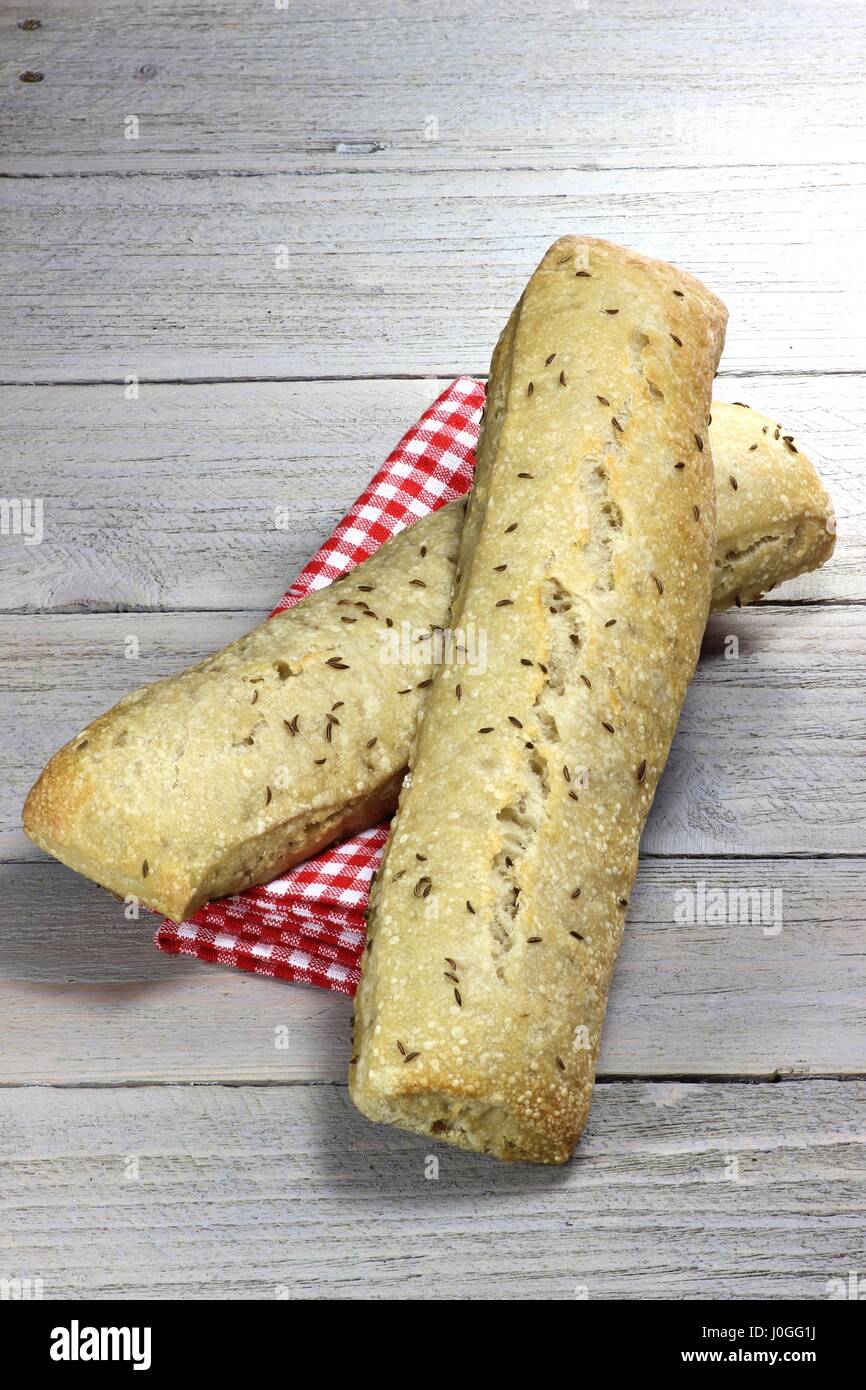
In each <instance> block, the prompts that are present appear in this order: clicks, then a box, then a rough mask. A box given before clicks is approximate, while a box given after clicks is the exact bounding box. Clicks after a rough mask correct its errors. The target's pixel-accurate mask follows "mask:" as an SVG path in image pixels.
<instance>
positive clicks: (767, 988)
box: [0, 859, 866, 1085]
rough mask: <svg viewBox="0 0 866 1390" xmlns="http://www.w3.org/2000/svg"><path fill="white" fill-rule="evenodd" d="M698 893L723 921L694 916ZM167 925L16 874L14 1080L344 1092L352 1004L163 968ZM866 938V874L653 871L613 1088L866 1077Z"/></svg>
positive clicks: (12, 876)
mask: <svg viewBox="0 0 866 1390" xmlns="http://www.w3.org/2000/svg"><path fill="white" fill-rule="evenodd" d="M701 884H703V885H704V891H705V892H710V891H714V890H721V891H722V892H723V893H724V894H725V903H726V906H725V911H724V913H723V915H722V920H720V921H717V920H715V919H714V918H713V916H712V914H711V913H704V914H701V915H702V916H704V917H705V918H706V920H704V921H702V922H701V921H698V922H688V921H682V920H679V919H680V918H681V917H682V916H683V912H682V905H683V903H684V902H686V901H687V900H686V897H685V895H686V894H689V895H691V896H690V898H689V899H688V901H693V902H697V895H698V893H699V891H700V888H699V885H701ZM746 887H751V888H752V889H753V890H756V891H757V892H760V891H763V892H764V894H765V895H766V896H765V898H764V900H763V905H764V911H763V912H761V911H760V910H758V904H757V899H755V900H754V910H752V911H749V912H740V911H739V910H738V909H737V908H736V907H735V903H734V899H733V898H732V897H731V892H732V890H742V889H743V888H746ZM774 893H775V894H777V895H778V896H777V897H776V898H774V897H773V894H774ZM776 909H778V920H775V916H776ZM156 924H157V919H156V918H154V917H151V916H150V915H149V914H147V913H142V916H141V919H140V920H139V921H138V922H131V921H127V920H125V918H124V915H123V909H122V907H121V906H120V904H118V903H116V902H115V901H114V900H113V899H112V898H110V897H109V896H108V894H106V893H103V892H101V891H100V890H99V889H98V888H96V887H95V886H94V885H93V884H90V883H87V882H86V881H85V880H84V879H81V878H78V877H76V876H75V875H74V874H72V873H71V872H70V871H69V870H67V869H64V868H63V867H62V866H61V865H59V864H55V863H45V864H12V865H10V864H7V865H3V866H0V1016H2V1018H3V1026H4V1033H5V1039H6V1041H5V1045H4V1048H3V1056H2V1062H0V1085H9V1084H16V1085H21V1084H36V1085H45V1084H52V1083H59V1084H63V1085H81V1084H99V1085H106V1084H121V1085H124V1084H136V1085H139V1084H142V1083H146V1082H154V1081H161V1082H176V1081H197V1082H204V1081H229V1082H232V1083H241V1082H259V1083H261V1082H304V1081H308V1080H315V1081H319V1082H326V1081H327V1082H340V1083H342V1082H344V1081H345V1077H346V1067H347V1063H348V1058H349V1056H350V1042H349V1029H350V1001H349V1000H348V998H346V997H345V996H343V995H334V994H327V993H325V992H323V991H321V990H318V989H314V988H312V987H303V986H296V985H290V984H286V983H284V982H282V981H278V980H268V979H264V978H257V977H255V976H252V975H247V974H244V973H242V972H240V971H236V970H231V969H227V968H225V967H221V966H204V965H202V964H201V963H200V962H199V961H197V960H194V959H192V958H190V957H186V956H178V957H167V956H163V955H160V954H159V953H158V952H157V951H156V950H155V949H154V947H153V944H152V938H153V931H154V928H155V926H156ZM864 924H866V901H864V895H863V884H862V866H861V865H860V864H859V863H858V862H852V861H848V860H845V859H828V860H822V861H818V862H817V863H813V862H809V861H805V862H803V861H798V860H794V861H789V862H784V863H780V862H779V861H778V860H766V859H757V860H747V861H732V860H725V859H701V860H697V861H696V860H688V859H664V860H660V859H644V861H643V862H642V864H641V868H640V872H639V874H638V879H637V887H636V889H635V892H634V894H633V896H632V902H631V906H630V909H629V915H628V923H627V926H626V934H625V944H624V946H623V949H622V953H621V957H620V960H619V963H618V965H617V971H616V975H615V977H614V984H613V989H612V992H611V999H610V1008H609V1011H608V1018H607V1023H606V1028H605V1034H604V1039H603V1043H602V1050H601V1061H600V1071H601V1075H602V1076H606V1077H611V1076H629V1077H641V1076H650V1077H652V1076H667V1077H670V1076H688V1077H704V1076H715V1077H735V1076H744V1077H774V1076H776V1075H792V1074H796V1075H804V1074H805V1075H809V1074H815V1073H822V1074H823V1073H831V1072H833V1073H840V1074H847V1075H856V1074H863V1073H866V1026H864V1025H866V991H864V963H863V961H864V957H863V948H862V942H863V932H864ZM276 1030H285V1031H281V1032H279V1033H278V1032H277V1031H276ZM278 1042H279V1045H278Z"/></svg>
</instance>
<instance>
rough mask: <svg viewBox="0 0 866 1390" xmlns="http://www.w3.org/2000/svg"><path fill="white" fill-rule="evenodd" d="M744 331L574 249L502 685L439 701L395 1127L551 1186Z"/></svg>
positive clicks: (394, 946) (494, 511) (579, 1112)
mask: <svg viewBox="0 0 866 1390" xmlns="http://www.w3.org/2000/svg"><path fill="white" fill-rule="evenodd" d="M725 318H726V315H725V311H724V308H723V306H722V305H721V304H720V303H719V301H718V300H717V299H715V297H714V296H712V295H711V294H709V292H708V291H706V290H705V289H704V288H703V287H702V286H701V285H699V284H698V283H697V282H696V281H694V280H693V279H691V277H689V276H685V275H683V274H682V273H681V272H679V271H677V270H674V269H673V268H672V267H670V266H667V265H663V264H661V263H659V262H653V261H646V260H644V259H643V258H642V257H639V256H635V255H634V254H633V253H631V252H627V251H623V250H622V249H621V248H618V247H614V246H610V245H608V244H606V243H604V242H598V241H595V240H589V239H583V238H564V239H563V240H561V241H559V242H557V243H556V244H555V245H554V246H553V247H551V249H550V250H549V251H548V253H547V255H546V256H545V257H544V259H543V261H542V262H541V264H540V266H539V267H538V269H537V270H536V272H535V274H534V275H533V277H532V279H531V280H530V282H529V285H528V287H527V289H526V291H525V292H524V295H523V297H522V299H521V301H520V304H519V305H518V308H517V310H516V311H515V314H514V315H512V318H511V320H510V322H509V325H508V327H507V329H506V331H505V333H504V334H503V337H502V339H501V340H500V343H499V345H498V346H497V350H496V353H495V354H494V362H493V366H492V369H491V389H490V392H489V402H490V403H489V406H488V412H487V417H486V420H485V425H484V429H483V431H482V437H481V440H480V442H479V450H478V465H477V470H476V479H475V487H474V490H473V494H472V501H471V504H470V508H469V513H468V516H467V521H466V525H465V527H464V532H463V538H462V541H461V550H460V559H459V569H460V571H461V579H460V582H459V583H458V585H457V589H456V593H455V599H454V616H453V619H452V621H453V622H454V623H455V624H456V625H458V626H461V627H464V628H465V627H469V626H475V627H478V628H480V629H484V631H485V632H486V637H487V650H488V663H487V667H486V669H485V670H484V671H479V672H473V673H472V675H471V677H469V676H466V675H463V674H462V673H461V672H460V671H459V670H458V669H456V668H454V667H449V666H444V667H442V668H440V670H439V671H437V673H436V675H435V677H434V681H433V685H432V687H431V689H430V693H429V696H428V699H427V701H426V704H425V708H424V713H423V718H422V722H421V726H420V729H419V733H418V738H417V742H416V745H415V748H414V752H413V755H412V761H411V772H410V776H409V777H408V778H407V780H406V783H405V784H404V788H403V792H402V794H401V799H400V807H399V810H398V814H397V818H396V820H395V822H394V825H393V827H392V833H391V837H390V840H389V844H388V849H387V852H386V856H385V860H384V863H383V866H382V870H381V872H380V875H379V878H378V881H377V883H376V885H375V888H374V892H373V896H372V899H371V914H370V921H369V940H370V943H371V944H370V946H369V948H368V951H367V953H366V956H365V964H364V970H363V976H362V980H361V985H360V988H359V991H358V995H357V999H356V1006H355V1023H356V1038H355V1054H356V1055H355V1059H354V1063H353V1065H352V1067H351V1068H350V1088H351V1093H352V1097H353V1099H354V1101H355V1103H356V1104H357V1105H358V1106H359V1108H360V1109H361V1110H362V1111H364V1113H365V1114H367V1115H369V1116H370V1117H371V1118H372V1119H376V1120H381V1121H385V1122H388V1123H392V1124H398V1125H401V1126H403V1127H406V1128H409V1129H413V1130H417V1131H420V1132H422V1133H425V1134H430V1135H433V1136H437V1137H441V1138H443V1139H445V1140H447V1141H448V1142H451V1143H454V1144H458V1145H460V1146H462V1147H466V1148H471V1149H477V1150H481V1151H484V1152H487V1153H490V1154H495V1155H497V1156H498V1157H501V1158H507V1159H524V1160H529V1161H534V1162H546V1163H558V1162H563V1161H565V1159H567V1157H568V1155H569V1153H570V1152H571V1148H572V1146H573V1144H574V1142H575V1140H576V1138H577V1136H578V1134H579V1133H580V1130H581V1128H582V1126H583V1123H584V1121H585V1118H586V1113H587V1109H588V1106H589V1099H590V1095H591V1091H592V1081H593V1074H594V1065H595V1057H596V1053H597V1049H598V1041H599V1034H600V1030H601V1024H602V1019H603V1016H604V1006H605V1001H606V997H607V990H608V984H609V981H610V975H611V971H612V968H613V962H614V959H615V956H616V951H617V948H618V946H619V941H620V937H621V934H622V926H623V921H624V917H625V908H626V905H627V899H628V895H629V892H630V889H631V884H632V880H633V877H634V873H635V869H636V865H637V849H638V841H639V837H640V831H641V829H642V826H643V822H644V819H645V817H646V814H647V811H648V810H649V806H650V803H651V801H652V796H653V792H654V790H655V786H656V782H657V780H658V777H659V775H660V773H661V771H662V768H663V766H664V763H665V759H666V757H667V753H668V749H669V746H670V742H671V739H672V737H673V733H674V729H675V726H676V721H677V716H678V713H679V709H680V705H681V702H682V699H683V696H684V693H685V689H686V686H687V683H688V681H689V679H690V677H691V674H692V671H693V669H694V664H695V661H696V659H697V654H698V650H699V645H700V639H701V635H702V633H703V628H704V624H705V621H706V617H707V612H708V608H709V601H710V590H711V575H712V561H713V555H714V540H715V537H714V528H715V517H714V510H715V508H714V493H713V474H712V464H711V459H710V447H709V441H708V434H707V422H708V415H709V407H710V388H711V383H712V377H713V373H714V370H715V367H716V364H717V362H718V358H719V354H720V352H721V347H722V342H723V338H724V325H725ZM677 463H682V464H683V467H682V468H677V466H676V465H677ZM503 566H505V567H506V568H504V569H503ZM458 686H459V687H460V688H459V689H458Z"/></svg>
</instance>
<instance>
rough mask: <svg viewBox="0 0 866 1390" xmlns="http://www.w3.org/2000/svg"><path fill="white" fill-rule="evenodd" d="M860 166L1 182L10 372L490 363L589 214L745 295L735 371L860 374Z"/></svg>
mask: <svg viewBox="0 0 866 1390" xmlns="http://www.w3.org/2000/svg"><path fill="white" fill-rule="evenodd" d="M599 13H600V14H601V13H602V11H599ZM708 13H709V12H708ZM37 99H38V98H37ZM864 180H866V164H863V165H857V164H838V165H810V166H808V167H804V168H802V169H800V170H798V171H797V174H796V177H794V176H792V173H791V171H790V170H788V169H785V168H781V167H777V166H773V167H772V168H764V167H761V166H755V165H752V164H751V163H740V164H738V165H736V166H734V167H731V168H730V169H726V170H725V171H724V172H723V173H720V171H719V170H718V169H713V168H704V167H699V168H688V169H667V170H660V171H659V170H645V169H635V170H630V171H628V172H627V173H624V172H623V171H618V170H613V171H611V170H604V169H577V170H575V169H569V170H563V171H544V170H540V171H537V170H535V169H533V168H529V169H522V168H517V169H513V168H508V169H504V170H500V171H496V170H490V169H486V168H484V167H483V166H482V167H481V168H480V169H478V170H470V171H468V172H465V173H461V172H452V171H440V172H425V171H423V170H419V171H417V172H416V171H405V172H401V171H395V172H391V171H389V172H383V173H382V174H377V175H375V176H372V175H371V176H370V177H369V178H359V177H358V175H356V174H354V173H334V174H331V173H329V172H327V171H320V173H319V174H318V175H317V176H314V177H309V178H307V177H300V176H297V175H292V174H279V175H269V176H267V177H263V178H243V179H234V178H218V177H201V178H172V177H167V176H142V177H135V178H124V179H118V178H111V177H93V178H86V179H81V178H59V177H57V178H50V179H40V178H36V179H4V180H0V217H2V219H3V222H4V225H5V227H6V233H5V244H6V254H5V256H4V266H3V273H2V279H0V287H2V290H3V293H4V299H5V305H6V328H5V332H4V335H3V338H2V341H0V380H2V381H6V382H24V383H27V382H30V381H41V382H45V381H58V382H70V381H76V380H87V381H95V380H113V381H122V380H123V379H124V378H125V377H126V376H127V375H128V374H131V373H135V374H137V375H138V376H139V377H141V378H148V379H159V380H169V381H170V380H176V379H181V378H184V377H194V378H207V379H214V378H219V377H279V378H284V377H287V376H293V377H312V376H319V377H335V376H337V377H341V376H370V375H373V376H381V375H405V374H411V375H422V376H424V375H431V374H433V375H443V374H444V375H450V374H455V373H456V372H460V371H467V372H485V371H486V370H487V367H488V364H489V361H490V353H491V349H492V346H493V344H494V342H495V341H496V337H497V335H498V333H499V332H500V330H501V328H502V326H503V323H504V321H505V318H506V317H507V314H508V311H509V310H510V308H511V306H512V304H513V303H514V301H515V300H516V298H517V297H518V295H519V294H520V293H521V291H522V289H523V287H524V285H525V283H526V279H527V276H528V275H529V273H530V271H531V270H532V268H533V267H534V265H535V264H536V262H537V261H538V259H539V257H540V256H541V254H542V253H543V251H544V250H545V248H546V247H547V245H548V244H549V242H550V241H551V240H552V239H553V238H554V236H556V235H558V234H561V233H563V232H572V231H581V232H587V233H592V234H594V235H597V236H602V237H608V238H610V239H612V240H614V241H620V242H624V243H626V244H627V245H632V246H637V247H639V248H640V249H641V250H642V251H644V252H646V253H648V254H651V255H655V256H661V257H662V258H664V259H667V260H672V261H674V262H676V263H678V264H681V265H683V266H684V267H685V268H687V269H688V270H691V271H693V272H695V273H696V274H697V275H699V276H700V277H701V278H703V279H704V280H705V281H706V283H707V284H709V285H710V286H711V287H712V288H713V289H714V290H716V291H717V292H718V293H719V294H720V295H721V296H722V298H723V299H724V300H725V302H726V303H727V305H728V308H729V309H730V314H731V318H730V327H729V333H728V344H727V348H726V352H725V357H724V369H725V371H736V372H754V371H770V372H771V371H779V370H783V371H787V372H798V371H799V372H816V371H862V370H864V368H866V359H864V350H863V332H862V324H863V319H864V309H866V288H864V287H866V270H864V262H863V258H862V256H861V255H860V254H859V248H860V245H861V243H862V240H863V232H864V225H863V207H864V197H863V184H864ZM278 248H285V255H284V252H283V251H280V250H279V249H278Z"/></svg>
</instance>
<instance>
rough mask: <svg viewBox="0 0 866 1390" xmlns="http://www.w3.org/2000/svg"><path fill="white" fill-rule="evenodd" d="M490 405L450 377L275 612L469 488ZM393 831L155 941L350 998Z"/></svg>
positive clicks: (375, 833) (326, 856)
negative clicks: (375, 882)
mask: <svg viewBox="0 0 866 1390" xmlns="http://www.w3.org/2000/svg"><path fill="white" fill-rule="evenodd" d="M483 405H484V384H483V382H480V381H474V380H473V379H472V378H471V377H465V376H463V377H459V378H458V380H457V381H453V382H452V383H451V385H450V386H449V387H447V389H446V390H445V391H443V392H442V394H441V396H439V397H438V399H437V400H435V401H434V402H433V404H432V405H431V406H430V407H429V408H428V409H427V410H425V412H424V414H423V415H422V416H421V419H420V420H418V421H417V422H416V423H415V424H414V425H412V427H411V428H410V429H409V430H407V431H406V433H405V434H404V436H403V438H402V439H401V440H400V443H399V444H398V445H397V447H396V448H395V449H394V450H393V452H392V453H391V454H389V455H388V458H387V459H386V460H385V462H384V464H383V465H382V467H381V468H380V469H379V472H378V473H377V474H376V475H375V477H374V478H373V479H372V481H371V482H370V484H369V486H368V487H367V488H366V489H365V490H364V492H362V493H361V496H360V497H359V498H358V500H357V502H355V504H354V506H353V507H351V508H350V510H349V511H348V512H347V513H346V515H345V516H344V517H343V520H342V521H341V522H340V523H339V525H338V526H337V528H336V530H335V531H334V533H333V535H332V536H331V537H330V539H329V540H327V541H325V544H324V545H323V546H322V547H321V549H320V550H319V551H318V552H317V553H316V554H315V555H314V556H313V558H312V560H310V562H309V563H308V564H307V565H305V567H304V568H303V569H302V570H301V573H300V574H299V575H298V577H297V579H296V580H295V582H294V584H293V585H292V586H291V588H290V589H289V590H288V591H287V592H286V593H285V594H284V595H283V597H282V598H281V599H280V602H279V603H278V604H277V606H276V608H275V609H274V613H281V612H282V611H283V610H284V609H286V608H291V607H292V606H293V605H294V604H296V603H298V601H299V600H300V599H302V598H305V597H306V596H307V594H311V593H313V592H314V590H316V589H323V588H324V587H325V586H326V585H327V584H330V583H331V581H332V580H334V579H336V578H337V576H338V575H340V574H345V573H346V572H347V571H348V570H351V569H354V568H355V566H356V565H357V564H359V563H360V562H361V560H365V559H366V558H367V556H368V555H372V554H373V552H374V551H376V550H378V549H379V546H380V545H381V544H382V542H383V541H386V540H388V539H389V537H391V536H394V535H396V534H397V532H398V531H402V530H403V528H404V527H405V526H408V525H409V524H410V523H411V522H413V521H417V520H418V518H419V517H422V516H426V515H427V514H428V513H429V512H433V511H436V509H437V508H438V507H441V506H444V504H445V503H446V502H450V501H451V499H452V498H454V497H462V496H463V494H464V493H466V492H468V490H469V487H470V485H471V482H472V471H473V468H474V466H475V457H474V452H473V451H474V448H475V443H476V440H477V438H478V424H479V419H480V416H481V408H482V406H483ZM271 616H273V614H272V615H271ZM387 833H388V827H387V825H377V826H375V827H374V828H373V829H371V830H365V831H364V832H363V833H362V834H360V835H354V836H353V837H352V838H351V839H350V840H344V841H343V842H342V844H338V845H334V846H332V848H331V849H328V850H325V852H324V853H323V854H317V855H315V857H314V858H312V859H308V860H306V861H305V862H304V863H303V864H299V865H298V866H297V868H294V869H291V870H290V871H289V872H288V873H287V874H284V875H283V876H282V877H281V878H278V879H275V880H274V881H273V882H272V883H268V884H266V885H264V886H262V887H258V888H249V889H247V891H246V892H244V893H240V894H238V896H237V897H234V898H221V899H220V900H219V901H218V902H213V903H207V904H206V905H205V906H204V907H203V908H201V909H200V910H199V911H198V912H197V913H196V914H195V916H194V917H191V918H190V919H189V921H187V922H181V923H179V924H177V923H174V922H164V923H163V924H162V926H161V927H160V929H159V931H158V932H157V934H156V944H157V946H158V947H159V949H160V950H161V951H168V952H172V953H175V954H176V953H178V952H181V953H183V954H185V955H193V956H198V957H199V959H200V960H204V961H216V962H219V963H220V964H222V965H234V966H236V967H238V968H239V969H241V970H252V971H254V972H255V973H256V974H259V975H274V976H278V977H279V978H281V979H284V980H303V981H306V982H307V983H308V984H314V985H320V986H321V987H322V988H323V989H334V990H339V991H341V992H342V993H344V994H354V992H355V988H356V986H357V984H358V979H359V978H360V959H361V951H362V950H363V947H364V935H365V929H364V912H365V910H366V907H367V899H368V897H369V893H370V880H371V878H372V876H373V872H374V870H375V869H376V868H378V865H379V861H380V859H381V857H382V848H383V846H384V844H385V839H386V837H387Z"/></svg>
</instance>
